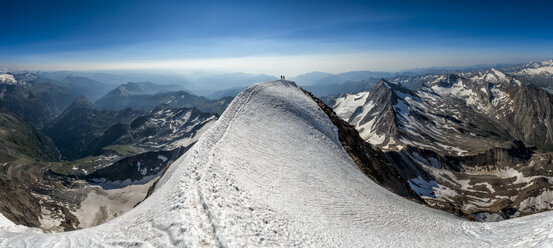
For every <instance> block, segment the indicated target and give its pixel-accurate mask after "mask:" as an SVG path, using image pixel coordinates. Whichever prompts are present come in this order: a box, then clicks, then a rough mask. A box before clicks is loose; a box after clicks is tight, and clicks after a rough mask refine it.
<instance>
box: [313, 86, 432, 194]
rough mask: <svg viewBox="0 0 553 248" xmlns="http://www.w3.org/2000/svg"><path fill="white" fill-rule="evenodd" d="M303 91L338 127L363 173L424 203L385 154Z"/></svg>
mask: <svg viewBox="0 0 553 248" xmlns="http://www.w3.org/2000/svg"><path fill="white" fill-rule="evenodd" d="M304 93H305V94H306V95H308V96H310V97H311V98H312V99H313V100H314V101H315V102H316V103H317V105H319V107H320V108H321V110H323V112H325V113H326V114H327V116H328V117H329V118H330V120H331V121H332V123H333V124H334V125H335V126H336V127H337V128H338V136H339V138H340V142H341V143H342V146H343V147H344V150H345V151H346V152H347V153H348V154H349V155H350V157H351V159H352V160H353V162H355V164H356V165H357V166H358V167H359V169H360V170H361V171H362V172H363V173H364V174H365V175H367V176H368V177H369V178H371V179H372V180H373V181H374V182H376V183H378V184H380V185H381V186H383V187H384V188H386V189H388V190H390V191H392V192H394V193H396V194H398V195H401V196H403V197H405V198H407V199H410V200H413V201H416V202H420V203H424V200H422V199H421V198H420V197H419V196H418V195H417V194H416V193H415V192H414V191H413V190H412V189H411V187H409V184H408V183H407V180H405V179H404V178H402V177H401V176H400V174H399V173H398V171H397V169H396V168H395V167H394V166H393V165H391V164H390V163H389V162H388V161H387V159H386V154H384V153H383V152H382V151H379V150H376V149H375V148H373V147H372V146H371V145H370V144H369V143H367V142H366V141H364V140H363V139H362V138H361V137H360V136H359V132H358V131H357V130H356V129H355V128H354V127H353V126H352V125H351V124H349V123H347V122H346V121H344V120H342V119H341V118H340V117H338V116H337V115H336V113H335V112H334V111H333V110H332V108H330V107H328V106H327V105H326V104H325V103H324V102H323V101H322V100H320V99H319V98H317V97H315V96H314V95H313V94H311V93H310V92H308V91H305V90H304Z"/></svg>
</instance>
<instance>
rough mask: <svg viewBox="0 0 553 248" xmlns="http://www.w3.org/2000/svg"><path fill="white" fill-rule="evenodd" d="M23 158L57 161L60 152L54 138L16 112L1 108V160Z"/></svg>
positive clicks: (7, 160)
mask: <svg viewBox="0 0 553 248" xmlns="http://www.w3.org/2000/svg"><path fill="white" fill-rule="evenodd" d="M22 158H30V159H36V160H42V161H56V160H58V159H59V158H60V153H59V151H58V150H57V148H56V146H55V145H54V143H53V142H52V140H51V139H50V138H48V137H46V136H45V135H44V134H42V133H41V132H40V131H39V130H36V129H35V128H34V127H33V126H31V125H30V124H28V123H26V122H25V121H23V120H21V119H20V118H19V117H17V116H15V115H14V114H12V113H10V112H8V111H6V110H0V162H9V161H13V160H17V159H22Z"/></svg>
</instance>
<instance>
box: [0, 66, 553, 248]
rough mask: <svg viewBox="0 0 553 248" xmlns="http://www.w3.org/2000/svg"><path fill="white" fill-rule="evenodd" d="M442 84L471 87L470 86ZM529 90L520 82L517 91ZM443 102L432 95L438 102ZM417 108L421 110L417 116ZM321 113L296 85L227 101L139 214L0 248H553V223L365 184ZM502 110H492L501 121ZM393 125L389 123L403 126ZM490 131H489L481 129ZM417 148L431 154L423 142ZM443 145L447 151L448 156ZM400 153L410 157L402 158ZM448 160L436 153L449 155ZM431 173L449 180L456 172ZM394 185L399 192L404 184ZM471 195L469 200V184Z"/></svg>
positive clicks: (8, 230) (264, 88) (255, 89)
mask: <svg viewBox="0 0 553 248" xmlns="http://www.w3.org/2000/svg"><path fill="white" fill-rule="evenodd" d="M492 73H493V75H497V73H496V72H490V73H489V74H488V75H492ZM481 76H485V75H481ZM442 80H444V81H443V83H446V82H449V83H450V84H451V83H453V85H456V84H460V83H463V85H464V84H465V83H467V84H468V81H466V80H470V79H464V78H460V77H459V78H456V79H455V80H453V81H447V78H444V79H442ZM509 80H510V79H509ZM509 82H515V83H516V81H509ZM438 83H439V82H438ZM497 83H505V81H500V82H499V81H498V82H497ZM492 85H495V84H492ZM522 85H524V84H523V83H522V82H521V86H517V87H523V86H522ZM381 86H382V87H384V88H386V89H390V90H392V94H391V95H392V97H393V98H392V99H396V100H393V103H392V105H391V108H392V111H394V112H396V111H397V112H399V110H402V111H403V110H405V108H404V107H403V105H401V107H398V104H405V105H407V104H409V105H407V107H406V108H407V110H410V109H411V108H409V106H411V104H415V102H417V103H418V102H419V101H420V102H421V103H422V104H424V101H425V99H426V98H423V97H424V94H423V93H413V94H411V93H412V92H408V91H405V90H403V89H402V88H399V86H394V85H391V84H390V83H387V82H382V83H381ZM388 86H389V87H390V88H388ZM497 87H498V88H499V87H500V86H499V85H498V86H497ZM504 87H505V88H500V89H497V88H492V89H491V90H501V92H505V97H506V96H507V94H508V92H510V91H509V89H510V87H514V86H510V85H505V86H504ZM528 87H532V86H528ZM396 88H397V89H396ZM429 88H432V86H429ZM440 88H442V86H440ZM448 89H455V88H453V86H451V88H448ZM478 89H480V88H478ZM488 89H489V88H488ZM396 91H398V92H400V93H395V92H396ZM434 93H436V92H434ZM482 93H483V92H482ZM488 93H489V92H488ZM419 94H420V95H419ZM427 94H431V93H427ZM442 94H444V93H442ZM496 94H497V93H496ZM432 96H434V95H432ZM438 96H439V94H438V93H436V96H434V98H436V99H437V98H438ZM401 97H403V98H401ZM452 97H453V96H452ZM400 99H405V100H402V101H403V102H402V101H400ZM479 103H480V102H476V104H479ZM422 104H420V105H417V106H420V107H421V108H422V106H424V105H422ZM481 104H484V103H483V102H482V103H481ZM491 105H492V106H495V105H494V104H493V103H492V104H491ZM498 105H499V103H498ZM321 106H324V105H323V103H322V102H320V101H316V100H314V98H313V97H311V96H310V95H309V94H307V93H305V92H304V91H302V90H301V89H300V88H298V87H296V86H295V84H294V83H293V82H290V81H284V80H282V81H272V82H267V83H261V84H255V85H253V86H251V87H249V88H248V89H246V90H244V91H243V92H242V93H240V94H239V95H238V96H237V97H236V98H235V99H234V100H233V101H232V103H231V104H230V105H229V106H228V108H227V109H226V111H225V112H224V113H223V114H222V116H221V117H220V118H219V120H217V122H215V123H214V124H213V125H212V127H211V128H209V130H207V131H206V132H205V133H204V134H203V135H202V136H201V137H200V139H199V140H198V141H197V142H196V144H195V145H194V146H193V147H192V148H190V150H188V152H186V153H185V155H183V156H182V157H180V158H179V159H177V161H175V162H174V163H173V164H172V165H171V166H170V167H169V168H168V169H167V171H166V172H165V173H164V175H163V176H162V177H161V179H160V180H159V182H157V184H156V186H155V188H154V189H153V193H152V194H151V195H150V196H149V197H148V198H146V199H145V200H144V201H142V202H141V203H140V204H138V205H137V206H136V207H135V208H134V209H132V210H130V211H128V212H127V213H125V214H123V215H122V216H119V217H117V218H115V219H113V220H111V221H110V222H108V223H105V224H103V225H99V226H96V227H92V228H87V229H83V230H77V231H73V232H64V233H55V234H42V233H34V232H35V231H36V230H29V229H24V228H21V227H20V226H16V225H14V224H9V223H8V224H4V225H3V226H4V227H3V229H4V230H3V231H1V232H0V244H1V245H2V246H10V247H54V246H81V247H93V246H102V247H106V246H135V247H204V246H210V247H212V246H218V247H219V246H222V247H244V246H249V247H269V246H289V247H306V246H331V247H336V246H340V247H367V246H392V247H398V246H401V247H413V246H417V247H422V246H424V247H444V246H448V247H450V246H451V247H458V246H465V247H474V246H488V247H505V246H510V245H513V244H516V245H518V246H524V247H528V246H539V245H542V246H546V245H547V244H551V242H553V240H551V237H550V235H549V233H550V232H551V230H552V228H553V227H552V226H551V223H552V221H553V215H552V213H550V212H545V213H539V214H535V215H532V216H527V217H521V218H515V219H512V220H505V221H501V222H493V223H481V222H474V221H469V220H465V219H461V218H458V217H456V216H454V215H451V214H448V213H445V212H444V211H440V210H436V209H432V208H429V207H427V206H423V205H422V204H420V203H418V202H416V201H417V200H416V199H413V201H410V200H407V199H405V198H404V197H401V196H399V195H397V194H395V193H393V192H391V191H389V190H387V189H385V188H383V187H381V186H380V185H378V184H376V183H375V182H374V181H373V180H370V179H369V178H368V177H367V174H366V173H368V174H370V170H367V171H366V173H363V172H362V170H360V169H359V163H357V162H355V161H354V160H353V159H352V156H351V155H350V154H355V150H358V149H357V148H355V147H350V148H346V147H344V144H354V143H355V142H356V141H355V137H353V136H351V137H349V136H348V134H349V135H353V134H355V133H356V132H355V130H353V129H348V124H347V123H343V124H341V125H339V126H337V125H336V123H339V122H340V120H339V119H336V118H334V117H332V112H331V111H329V109H326V110H323V108H321ZM490 108H492V107H490ZM497 108H498V109H497V110H496V109H495V108H494V110H495V111H500V110H501V108H499V107H497ZM475 109H477V108H475ZM354 112H355V111H354ZM369 112H370V111H369ZM401 113H402V114H405V115H404V116H402V115H400V116H402V117H403V118H405V119H407V118H410V115H409V114H408V113H407V112H401ZM398 115H399V114H398ZM329 116H331V117H332V118H333V119H331V118H329ZM394 116H395V115H394ZM394 116H391V118H392V120H397V122H399V123H406V122H405V121H404V120H403V119H401V120H400V118H399V117H397V116H396V117H394ZM494 116H495V115H494ZM445 121H447V120H444V122H445ZM458 125H461V124H458ZM402 128H403V126H401V127H400V128H396V129H395V130H396V135H398V136H395V137H393V140H394V141H395V143H390V142H391V140H392V138H389V137H388V134H386V137H385V138H380V139H378V140H376V141H380V140H383V142H374V141H372V142H373V143H378V145H379V146H378V147H381V148H383V149H385V150H386V151H393V152H401V151H406V149H407V148H406V147H407V146H409V145H410V144H406V143H407V142H404V141H402V140H405V141H408V140H407V137H408V136H399V135H401V134H402V133H403V132H402V131H399V130H403V129H402ZM391 129H393V128H391ZM348 130H349V131H348ZM438 131H439V130H438ZM452 131H453V130H452ZM484 131H491V128H488V129H484V128H482V132H484ZM360 133H361V134H367V133H364V132H363V131H361V132H360ZM369 133H370V131H369ZM390 133H392V132H390ZM406 133H408V132H407V131H406ZM381 135H384V134H381ZM424 135H426V134H424ZM428 135H430V134H428ZM475 135H478V134H476V133H475ZM501 135H504V134H503V133H499V134H498V135H497V136H498V137H496V136H494V137H493V139H492V141H493V142H496V141H497V142H499V141H501V137H502V136H501ZM505 135H506V134H505ZM512 135H514V134H512ZM415 136H416V135H415ZM421 136H423V135H421ZM363 137H371V136H366V135H363ZM423 137H425V136H423ZM430 137H432V136H430ZM463 141H465V140H463ZM400 142H402V143H400ZM413 142H414V141H413ZM416 142H418V143H421V144H424V143H423V140H422V138H421V140H417V141H416ZM442 142H445V141H442ZM466 142H470V139H467V140H466ZM383 143H384V144H383ZM358 144H359V143H358ZM448 144H449V145H451V143H446V144H444V145H448ZM490 144H492V143H490ZM493 144H495V143H493ZM386 145H388V146H387V147H386ZM392 145H393V146H392ZM399 145H403V146H404V147H403V148H401V149H400V148H399V147H397V146H399ZM520 145H522V144H520ZM385 147H386V148H385ZM445 149H446V148H438V149H436V150H429V152H435V153H436V154H438V153H444V150H445ZM458 149H459V150H461V149H463V150H462V151H463V152H462V153H463V154H464V155H469V154H472V153H473V152H477V150H466V149H465V148H464V147H459V148H458ZM478 149H485V146H482V147H481V148H478ZM464 151H466V153H465V152H464ZM448 152H449V153H447V154H448V156H450V155H451V156H460V153H461V152H460V151H457V150H456V149H452V150H451V151H448ZM275 153H278V156H276V155H275ZM375 153H376V152H375ZM507 153H508V152H507ZM444 154H446V153H444ZM405 155H409V156H415V155H413V153H409V154H405ZM498 157H501V156H498ZM492 158H494V157H493V156H492ZM419 159H420V160H422V159H423V157H421V158H419ZM437 159H438V158H437ZM421 166H423V165H421ZM383 168H389V169H392V168H396V167H386V166H384V167H383ZM436 170H441V171H443V173H444V174H446V173H450V172H451V173H454V172H453V170H450V169H447V170H446V169H439V168H436ZM508 170H510V171H512V170H514V169H513V168H510V169H508ZM398 171H399V172H400V173H401V172H402V171H401V170H398ZM520 173H523V172H520ZM466 174H467V175H471V174H468V173H466ZM453 175H454V174H453ZM517 175H518V174H517ZM402 176H403V175H402ZM513 177H514V178H513V179H512V180H523V181H526V180H528V177H526V176H524V177H522V176H513ZM374 178H377V177H374ZM444 178H445V176H444ZM450 178H451V179H452V180H451V181H452V183H454V182H459V180H457V181H453V179H455V178H453V176H451V177H450ZM506 178H511V177H506ZM390 180H392V179H390ZM394 180H399V181H401V178H397V177H396V178H395V179H394ZM468 180H469V179H467V181H468ZM415 182H416V181H415ZM390 183H391V182H390ZM395 185H405V184H402V183H397V184H395ZM465 185H466V186H467V187H468V188H469V189H471V190H472V189H473V187H472V186H471V184H470V183H469V182H467V183H466V184H465ZM398 187H400V186H398ZM483 187H486V188H487V186H483ZM492 187H493V186H492ZM479 189H480V188H479ZM475 190H476V189H475ZM452 191H453V189H452ZM451 194H452V195H453V194H454V192H451ZM423 199H426V198H423ZM26 231H27V232H26Z"/></svg>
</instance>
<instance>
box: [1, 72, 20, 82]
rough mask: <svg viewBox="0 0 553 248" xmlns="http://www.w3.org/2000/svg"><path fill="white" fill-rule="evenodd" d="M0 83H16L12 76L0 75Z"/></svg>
mask: <svg viewBox="0 0 553 248" xmlns="http://www.w3.org/2000/svg"><path fill="white" fill-rule="evenodd" d="M0 83H4V84H16V83H17V81H16V80H15V78H14V77H13V75H12V74H8V73H2V74H0Z"/></svg>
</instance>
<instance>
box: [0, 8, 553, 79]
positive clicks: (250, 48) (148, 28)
mask: <svg viewBox="0 0 553 248" xmlns="http://www.w3.org/2000/svg"><path fill="white" fill-rule="evenodd" d="M549 2H551V1H512V2H510V1H459V2H458V3H451V2H450V1H421V2H415V1H153V0H151V1H122V0H111V1H103V0H96V1H84V0H83V1H75V0H73V1H48V0H42V1H25V0H18V1H11V0H8V1H3V2H2V14H1V15H0V23H2V25H1V27H2V28H1V32H0V35H1V37H0V65H2V66H4V67H13V68H28V69H54V70H57V69H75V70H77V69H78V70H104V69H157V70H173V71H179V72H187V71H197V70H208V71H242V72H252V73H269V74H280V73H282V72H283V73H288V74H291V75H295V74H300V73H305V72H310V71H315V70H317V71H327V72H342V71H351V70H386V71H397V70H402V69H409V68H415V67H429V66H464V65H473V64H490V63H517V62H527V61H530V60H542V59H549V58H551V57H553V18H552V17H551V13H552V12H551V11H552V9H553V8H552V7H553V4H551V3H549Z"/></svg>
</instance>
